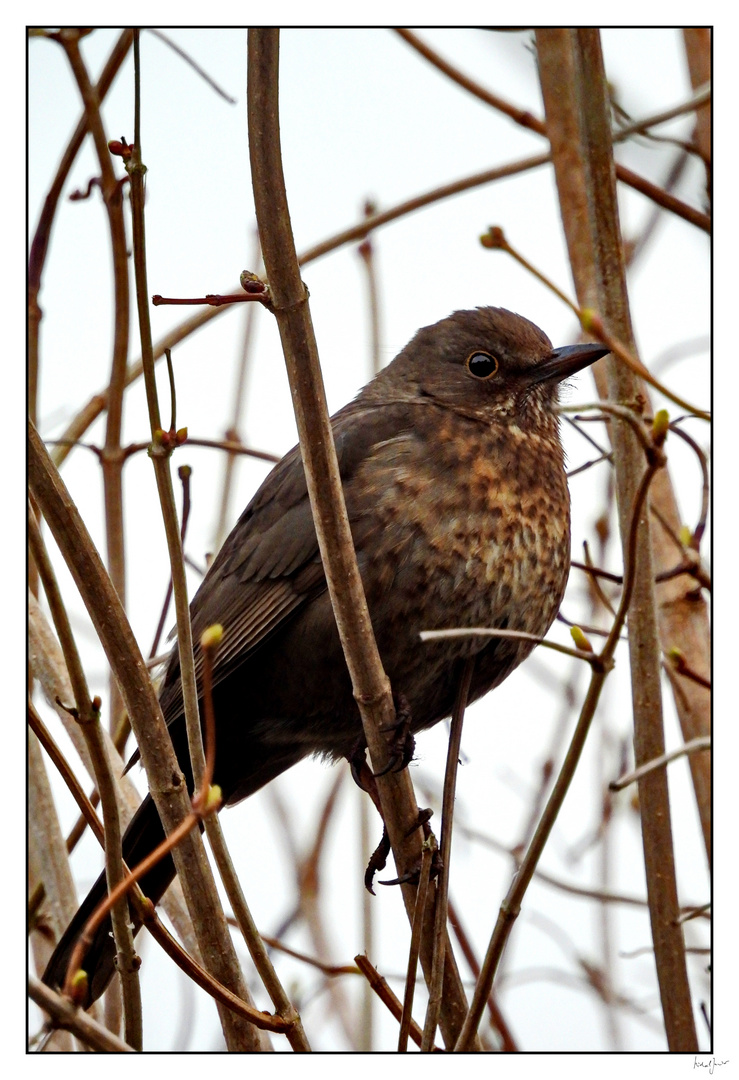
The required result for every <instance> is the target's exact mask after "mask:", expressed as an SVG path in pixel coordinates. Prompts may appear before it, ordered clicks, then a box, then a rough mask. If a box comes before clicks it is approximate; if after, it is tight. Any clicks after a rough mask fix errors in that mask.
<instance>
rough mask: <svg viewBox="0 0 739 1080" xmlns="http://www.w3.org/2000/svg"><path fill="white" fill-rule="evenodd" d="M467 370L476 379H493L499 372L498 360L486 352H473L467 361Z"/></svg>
mask: <svg viewBox="0 0 739 1080" xmlns="http://www.w3.org/2000/svg"><path fill="white" fill-rule="evenodd" d="M465 364H466V365H467V370H468V371H469V373H470V375H474V376H475V378H476V379H491V378H492V377H493V375H495V373H496V371H497V370H498V360H497V358H496V357H495V356H491V355H490V353H486V352H473V353H471V354H470V355H469V356H468V357H467V359H466V361H465Z"/></svg>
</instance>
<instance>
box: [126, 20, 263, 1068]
mask: <svg viewBox="0 0 739 1080" xmlns="http://www.w3.org/2000/svg"><path fill="white" fill-rule="evenodd" d="M138 46H139V34H138V31H134V41H133V47H134V80H135V135H134V147H133V153H132V155H131V164H130V167H129V175H130V177H131V212H132V218H133V250H134V270H135V277H136V304H137V308H138V315H139V331H140V334H141V359H142V363H143V367H144V379H145V382H146V399H147V405H148V408H149V421H150V424H151V433H152V453H151V458H152V462H153V465H154V474H155V477H156V483H157V490H158V492H159V499H160V503H161V508H162V517H163V520H164V528H165V533H166V537H167V547H168V550H169V558H170V566H171V570H172V585H173V590H174V598H175V609H176V611H177V637H178V649H179V655H180V677H181V680H182V696H183V702H184V710H185V721H186V725H187V738H188V747H189V751H190V760H191V762H192V770H193V779H194V783H195V787H196V789H198V790H199V789H200V788H201V785H202V779H203V776H204V775H205V755H204V752H203V736H202V731H201V728H200V716H199V711H198V693H197V683H196V678H195V664H194V660H193V646H192V628H191V626H190V610H189V605H188V600H187V581H186V578H185V564H184V560H183V556H182V542H181V538H180V527H179V522H178V520H177V510H176V507H175V501H174V491H173V488H172V477H171V474H170V470H169V453H168V451H165V448H164V446H163V442H162V440H161V438H160V436H161V420H160V412H159V402H158V398H157V389H156V380H155V375H154V356H153V345H152V336H151V323H150V320H149V301H148V284H147V274H146V231H145V222H144V174H145V172H146V168H145V166H144V165H143V164H142V158H141V131H140V128H141V124H140V100H141V98H140V74H141V73H140V63H139V48H138ZM139 745H141V744H140V743H139ZM170 749H171V743H170ZM142 757H143V755H142ZM165 828H167V823H166V822H165ZM169 831H170V829H169V828H167V832H169ZM191 835H192V837H193V839H194V844H193V846H192V848H191V854H192V857H193V859H194V860H196V862H197V868H195V867H194V866H193V867H191V868H190V872H189V873H188V874H186V875H181V877H182V886H183V889H184V891H185V899H186V901H187V906H188V909H189V911H190V914H191V915H192V917H193V923H194V925H195V929H196V933H197V935H198V941H199V943H200V946H201V949H202V954H203V960H204V963H205V966H206V968H207V969H208V971H210V972H211V974H213V975H214V976H215V977H216V978H217V979H218V980H219V981H220V982H222V983H223V984H224V985H225V986H226V987H227V988H228V989H229V990H231V991H232V992H233V993H235V994H236V995H237V996H238V997H241V998H243V1000H244V1001H246V1002H248V1003H249V1004H252V1001H251V997H250V996H249V992H248V990H247V987H246V983H245V982H244V977H243V974H242V972H241V969H240V967H239V962H238V959H237V956H236V952H235V949H234V945H233V941H232V940H231V935H230V933H229V930H228V926H227V924H226V920H225V916H224V914H223V908H222V907H221V904H220V901H219V899H218V893H217V891H216V886H215V881H214V880H213V875H212V873H211V870H210V866H209V865H208V861H207V858H206V855H205V849H204V847H203V844H202V840H201V839H200V835H199V833H197V831H196V832H195V833H194V834H191ZM188 839H190V838H189V837H188ZM177 851H178V848H175V851H174V854H175V856H176V855H177ZM179 871H180V867H179V866H178V872H179ZM193 871H194V872H193ZM219 1012H220V1015H221V1022H222V1025H223V1032H224V1037H225V1039H226V1043H227V1045H228V1046H229V1049H231V1050H258V1049H260V1046H261V1043H260V1037H259V1032H258V1031H257V1030H256V1029H255V1028H254V1027H253V1026H252V1025H251V1024H249V1023H247V1022H246V1021H244V1020H243V1019H242V1018H240V1017H238V1016H237V1015H236V1014H235V1013H232V1012H230V1011H229V1010H228V1009H225V1008H224V1007H223V1006H221V1005H219Z"/></svg>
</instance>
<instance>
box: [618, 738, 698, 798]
mask: <svg viewBox="0 0 739 1080" xmlns="http://www.w3.org/2000/svg"><path fill="white" fill-rule="evenodd" d="M710 749H711V738H710V736H709V735H703V736H701V737H699V738H697V739H691V741H690V742H689V743H686V744H685V745H684V746H680V747H678V749H677V750H670V751H669V753H667V754H660V756H659V757H658V758H654V760H653V761H646V762H645V763H644V764H643V765H640V766H639V768H638V769H634V770H633V772H630V773H627V774H626V775H625V776H620V777H619V778H618V780H612V781H611V782H610V784H609V785H608V787H609V788H610V790H611V791H623V789H624V788H625V787H628V786H629V784H634V783H636V781H637V780H641V778H642V777H643V776H646V775H647V773H650V772H652V771H653V770H654V769H661V768H663V766H665V765H667V764H669V762H670V761H675V760H677V758H681V757H685V755H686V754H693V753H695V751H696V750H710Z"/></svg>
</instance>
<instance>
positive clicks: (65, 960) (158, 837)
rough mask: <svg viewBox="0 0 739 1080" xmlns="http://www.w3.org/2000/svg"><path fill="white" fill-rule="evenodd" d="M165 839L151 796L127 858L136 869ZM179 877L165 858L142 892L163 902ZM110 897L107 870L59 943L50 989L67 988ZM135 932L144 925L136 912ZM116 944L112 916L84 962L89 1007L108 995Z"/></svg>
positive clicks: (134, 827)
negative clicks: (86, 934) (88, 927)
mask: <svg viewBox="0 0 739 1080" xmlns="http://www.w3.org/2000/svg"><path fill="white" fill-rule="evenodd" d="M163 839H164V829H163V828H162V823H161V821H160V820H159V814H158V813H157V808H156V806H155V805H154V801H153V799H152V797H151V795H147V796H146V798H145V799H144V801H143V802H142V803H141V806H140V807H139V808H138V810H137V811H136V813H135V814H134V816H133V818H132V819H131V822H130V824H129V826H128V828H127V829H126V834H125V836H124V838H123V858H124V859H125V860H126V862H127V864H128V865H129V866H130V867H131V868H133V867H134V866H136V865H137V863H140V862H141V861H142V859H145V858H146V856H147V855H149V854H151V852H152V851H153V850H154V848H155V847H157V845H158V844H160V843H161V842H162V840H163ZM174 875H175V869H174V862H173V861H172V857H171V856H170V855H166V856H165V857H164V858H163V859H161V860H160V861H159V862H158V863H157V865H156V866H155V867H153V868H152V869H151V870H150V871H149V872H148V874H146V875H145V876H144V877H143V878H142V879H141V881H140V883H139V884H140V886H141V889H142V891H143V892H144V894H145V895H146V896H148V897H149V899H150V900H152V901H153V903H155V904H156V903H158V902H159V900H161V898H162V896H163V895H164V893H165V892H166V891H167V888H168V887H169V885H170V884H171V882H172V880H173V878H174ZM107 895H108V886H107V882H106V880H105V871H103V873H102V874H101V875H100V877H99V878H98V879H97V881H96V882H95V884H94V885H93V887H92V889H91V890H90V892H89V893H88V894H87V897H86V899H85V900H84V902H83V903H82V906H81V907H80V908H79V910H78V912H77V914H76V915H75V916H74V918H73V919H72V921H71V923H70V924H69V926H68V927H67V929H66V930H65V932H64V934H63V935H62V938H61V940H60V941H59V944H58V945H57V947H56V949H55V950H54V953H53V955H52V957H51V959H50V960H49V963H48V964H47V967H46V971H45V972H44V975H43V982H45V983H46V985H47V986H51V987H52V988H54V989H59V988H61V987H62V986H63V985H64V981H65V978H66V974H67V968H68V966H69V961H70V959H71V956H72V952H73V950H74V947H75V945H76V943H77V939H78V938H79V936H80V934H81V933H82V931H83V929H84V926H85V924H86V923H87V921H88V919H89V918H90V916H91V915H92V913H93V911H94V910H95V908H96V907H97V906H98V905H99V904H100V903H101V901H102V900H104V899H105V897H106V896H107ZM132 917H133V923H134V933H136V932H137V931H138V930H139V929H140V927H141V922H140V920H138V919H137V917H136V915H135V914H134V913H132ZM115 955H116V948H115V941H114V940H113V931H112V926H111V921H110V916H108V917H107V918H105V919H104V920H103V922H102V923H101V924H100V926H99V927H98V929H97V931H96V933H95V936H94V938H93V941H92V944H91V945H90V947H89V948H88V950H87V952H86V953H85V955H84V958H83V960H82V962H81V965H80V966H81V968H82V969H83V970H84V971H85V972H87V996H86V999H85V1000H84V1002H83V1005H84V1007H85V1008H87V1007H88V1006H89V1005H91V1004H92V1002H93V1001H96V1000H97V998H99V997H100V995H101V994H102V993H103V992H104V990H105V988H106V987H107V985H108V983H109V982H110V980H111V978H112V977H113V974H114V972H115Z"/></svg>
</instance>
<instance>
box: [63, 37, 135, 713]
mask: <svg viewBox="0 0 739 1080" xmlns="http://www.w3.org/2000/svg"><path fill="white" fill-rule="evenodd" d="M80 33H81V32H80V31H79V30H61V31H60V32H59V40H60V42H61V44H62V45H63V47H64V50H65V52H66V54H67V58H68V60H69V64H70V67H71V68H72V71H73V73H74V77H75V79H76V81H77V86H78V87H79V91H80V94H81V96H82V101H83V103H84V106H85V120H86V123H87V127H88V129H89V131H90V134H91V135H92V140H93V143H94V145H95V152H96V154H97V158H98V164H99V166H100V181H101V182H100V189H101V191H102V194H103V202H104V204H105V209H106V212H107V215H108V228H109V230H110V241H111V250H112V256H113V292H114V310H115V325H114V336H113V358H112V361H111V371H110V382H109V384H108V416H107V424H106V429H105V451H104V453H103V455H102V459H101V460H102V467H103V490H104V498H105V536H106V543H107V554H108V570H109V573H110V577H111V580H112V582H113V584H114V586H115V588H116V591H117V592H118V595H119V596H120V598H121V601H122V603H123V606H124V607H125V605H126V563H125V550H124V522H123V461H124V459H123V456H122V454H121V452H120V450H121V428H122V423H123V395H124V390H125V385H126V360H127V357H128V333H129V288H128V253H127V250H126V227H125V223H124V220H123V205H122V199H121V190H122V189H121V185H120V183H119V182H118V181H117V180H116V177H115V172H114V170H113V164H112V161H111V156H110V151H109V150H108V141H107V139H106V137H105V131H104V129H103V121H102V117H101V115H100V98H99V95H98V91H97V87H95V86H93V84H92V83H91V82H90V78H89V76H88V74H87V68H86V67H85V63H84V61H83V59H82V54H81V52H80V47H79V38H80ZM120 704H121V699H120V694H119V691H118V687H117V686H116V684H115V680H114V679H112V680H111V682H110V730H111V731H115V728H116V725H117V723H118V716H119V714H120Z"/></svg>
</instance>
